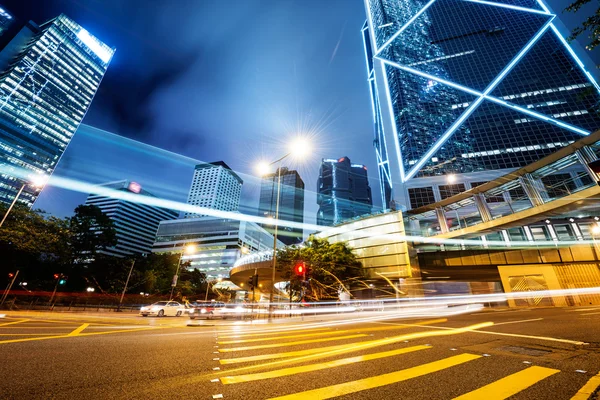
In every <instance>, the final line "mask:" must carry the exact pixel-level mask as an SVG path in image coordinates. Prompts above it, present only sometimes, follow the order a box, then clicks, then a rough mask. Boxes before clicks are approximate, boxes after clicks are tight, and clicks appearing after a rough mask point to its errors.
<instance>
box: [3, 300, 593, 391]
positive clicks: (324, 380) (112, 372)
mask: <svg viewBox="0 0 600 400" xmlns="http://www.w3.org/2000/svg"><path fill="white" fill-rule="evenodd" d="M384 317H385V318H384ZM188 322H189V320H188V319H186V318H183V317H181V318H174V317H173V318H160V319H159V318H141V317H137V316H118V315H112V314H111V315H101V314H85V315H81V314H58V313H8V314H7V315H6V316H5V317H4V318H2V319H0V357H2V362H1V363H0V373H1V376H2V384H0V398H2V399H41V398H44V399H46V398H52V399H86V398H87V399H92V398H93V399H125V398H126V399H177V398H185V399H213V398H224V399H270V398H286V399H288V398H289V399H319V398H334V397H338V398H344V399H378V400H380V399H453V398H460V399H462V400H464V399H485V400H492V399H504V398H509V397H510V398H511V399H532V400H533V399H535V400H543V399H548V400H557V399H571V398H574V396H576V395H577V393H578V392H579V394H578V395H577V396H579V397H575V399H577V400H583V399H587V398H588V397H589V393H591V392H592V391H593V390H594V389H595V387H597V386H598V385H599V384H600V376H598V377H597V376H596V375H597V374H598V373H599V370H600V307H589V308H565V309H523V310H507V309H504V310H500V311H498V310H497V309H496V310H484V311H480V312H471V313H466V314H463V315H458V316H437V315H431V316H426V317H423V318H397V317H394V318H392V317H390V316H386V315H384V314H382V313H379V312H364V313H356V314H351V315H336V316H330V317H329V316H320V317H312V318H305V319H304V321H301V320H300V319H299V318H295V319H292V320H279V321H277V323H273V324H266V323H264V322H252V323H251V322H248V321H229V320H228V321H200V322H199V323H197V325H195V326H186V324H187V323H188ZM474 329H476V330H474ZM461 396H462V397H461ZM511 396H512V397H511ZM590 398H591V397H590Z"/></svg>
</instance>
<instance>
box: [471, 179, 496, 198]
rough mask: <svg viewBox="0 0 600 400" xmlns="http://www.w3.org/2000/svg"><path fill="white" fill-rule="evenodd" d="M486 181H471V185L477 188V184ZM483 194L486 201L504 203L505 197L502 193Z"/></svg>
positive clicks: (479, 184)
mask: <svg viewBox="0 0 600 400" xmlns="http://www.w3.org/2000/svg"><path fill="white" fill-rule="evenodd" d="M484 183H487V182H471V187H472V188H475V187H477V186H481V185H483V184H484ZM483 196H484V197H485V201H486V203H504V197H502V195H495V196H494V195H492V194H487V193H483Z"/></svg>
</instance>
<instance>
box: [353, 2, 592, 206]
mask: <svg viewBox="0 0 600 400" xmlns="http://www.w3.org/2000/svg"><path fill="white" fill-rule="evenodd" d="M365 5H366V11H367V22H366V23H365V25H364V26H363V29H362V32H363V38H364V44H365V54H366V62H367V70H368V79H369V84H370V88H371V96H372V103H373V119H374V125H375V149H376V154H377V161H378V166H379V177H380V181H381V193H382V197H383V204H384V207H385V205H389V204H390V203H391V200H395V201H396V202H397V203H400V205H401V206H406V207H408V208H411V207H412V208H414V207H418V206H421V205H425V204H427V203H432V202H434V201H436V200H441V198H443V197H445V196H444V193H445V191H446V192H447V191H448V190H450V191H452V192H456V191H458V192H460V191H462V190H465V189H468V188H469V187H470V186H471V183H473V184H480V183H481V182H484V181H487V180H490V179H493V178H495V177H498V176H500V175H502V174H505V173H507V172H509V171H511V170H513V169H516V168H519V167H522V166H525V165H527V164H530V163H532V162H535V161H537V160H539V159H540V158H542V157H544V156H546V155H548V154H550V153H552V152H554V151H556V150H557V149H559V148H561V147H564V146H567V145H568V144H570V143H572V142H573V141H575V140H578V139H579V138H581V137H582V136H585V135H588V134H589V133H590V132H593V131H595V130H597V129H598V128H600V114H598V112H597V110H598V106H599V102H600V95H599V92H598V91H599V90H600V88H599V87H598V85H597V83H596V82H595V81H594V79H593V78H592V76H591V75H590V73H589V72H588V71H586V69H585V67H584V64H583V63H582V61H581V60H580V59H579V58H578V57H577V55H576V54H575V52H574V51H573V49H572V48H571V47H570V46H569V45H568V44H567V42H566V41H565V39H564V38H563V37H562V36H561V34H560V33H559V31H558V29H557V28H556V26H555V23H556V21H555V18H556V16H555V15H554V14H552V13H551V11H550V10H549V9H548V7H547V6H546V5H545V4H544V2H543V1H542V0H487V1H483V0H430V1H425V0H402V1H398V0H365ZM450 174H452V175H453V177H452V182H453V184H452V185H448V184H447V183H448V181H447V180H446V177H447V176H448V175H450ZM473 186H474V185H473ZM442 192H444V193H442Z"/></svg>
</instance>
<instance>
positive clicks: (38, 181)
mask: <svg viewBox="0 0 600 400" xmlns="http://www.w3.org/2000/svg"><path fill="white" fill-rule="evenodd" d="M29 179H30V180H28V181H25V182H23V185H21V188H20V189H19V191H18V192H17V195H16V196H15V198H14V199H13V201H12V203H10V206H9V207H8V210H6V213H4V217H2V221H0V227H2V225H4V221H6V218H7V217H8V214H10V212H11V210H12V209H13V207H14V206H15V204H16V203H17V200H18V199H19V196H21V193H23V190H24V189H25V186H27V185H31V186H33V187H34V188H38V189H39V188H42V187H44V185H45V184H46V180H47V179H48V178H47V176H46V175H42V174H39V175H34V176H31V177H29Z"/></svg>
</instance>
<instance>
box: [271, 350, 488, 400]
mask: <svg viewBox="0 0 600 400" xmlns="http://www.w3.org/2000/svg"><path fill="white" fill-rule="evenodd" d="M478 358H481V356H478V355H475V354H468V353H465V354H460V355H457V356H453V357H448V358H444V359H443V360H439V361H434V362H431V363H428V364H423V365H419V366H417V367H412V368H407V369H403V370H401V371H396V372H391V373H388V374H383V375H378V376H374V377H371V378H365V379H359V380H356V381H351V382H345V383H340V384H337V385H332V386H326V387H323V388H320V389H314V390H307V391H304V392H299V393H294V394H291V395H288V396H281V397H276V398H274V399H271V400H284V399H285V400H292V399H293V400H304V399H311V400H318V399H330V398H332V397H338V396H343V395H346V394H351V393H356V392H360V391H363V390H368V389H373V388H377V387H381V386H386V385H391V384H392V383H397V382H402V381H406V380H408V379H412V378H417V377H419V376H423V375H427V374H430V373H433V372H437V371H441V370H443V369H446V368H450V367H453V366H455V365H460V364H463V363H466V362H469V361H473V360H476V359H478Z"/></svg>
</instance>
